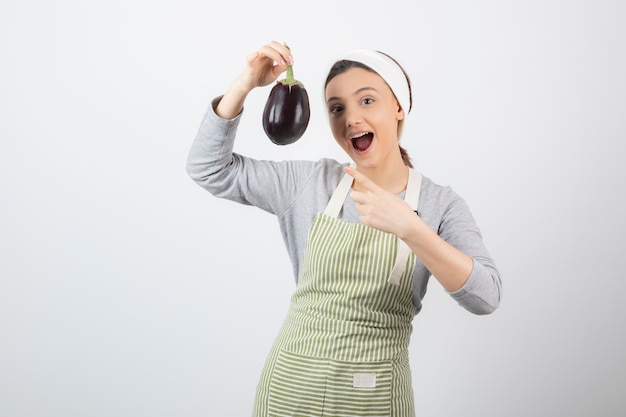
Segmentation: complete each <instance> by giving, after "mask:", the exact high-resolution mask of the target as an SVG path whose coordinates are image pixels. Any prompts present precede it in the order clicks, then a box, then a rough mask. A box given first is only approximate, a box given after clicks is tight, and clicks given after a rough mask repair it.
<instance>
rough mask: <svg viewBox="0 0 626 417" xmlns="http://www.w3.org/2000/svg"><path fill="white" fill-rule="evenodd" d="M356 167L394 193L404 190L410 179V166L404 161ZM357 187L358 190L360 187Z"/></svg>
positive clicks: (377, 183) (380, 185)
mask: <svg viewBox="0 0 626 417" xmlns="http://www.w3.org/2000/svg"><path fill="white" fill-rule="evenodd" d="M356 168H357V170H358V171H359V172H361V173H362V174H364V175H365V176H367V177H368V178H369V179H370V180H372V181H374V183H376V185H378V186H379V187H381V188H382V189H384V190H385V191H387V192H390V193H392V194H399V193H401V192H402V191H404V190H405V189H406V184H407V182H408V180H409V168H408V167H407V166H406V165H404V163H403V162H401V163H399V164H391V165H384V166H377V167H363V166H357V167H356ZM353 187H354V185H353ZM355 189H356V190H358V187H355Z"/></svg>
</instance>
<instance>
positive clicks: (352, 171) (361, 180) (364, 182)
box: [343, 166, 378, 191]
mask: <svg viewBox="0 0 626 417" xmlns="http://www.w3.org/2000/svg"><path fill="white" fill-rule="evenodd" d="M343 170H344V172H345V173H346V174H348V175H350V176H351V177H352V178H354V181H355V182H356V183H357V184H359V185H361V186H362V187H363V188H364V189H366V190H370V191H372V190H375V189H377V188H378V186H377V185H376V184H375V183H374V181H372V180H370V179H369V178H368V177H367V176H365V175H364V174H362V173H360V172H359V171H357V170H356V168H352V167H351V166H347V167H345V168H344V169H343Z"/></svg>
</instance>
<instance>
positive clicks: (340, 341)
mask: <svg viewBox="0 0 626 417" xmlns="http://www.w3.org/2000/svg"><path fill="white" fill-rule="evenodd" d="M351 185H352V178H351V177H349V176H348V175H346V176H344V178H343V179H342V180H341V182H340V184H339V186H338V187H337V189H336V190H335V192H334V194H333V196H332V197H331V199H330V201H329V203H328V206H327V208H326V210H325V211H324V213H319V214H318V215H316V217H315V219H314V221H313V223H312V225H311V229H310V231H309V236H308V241H307V247H306V250H305V254H304V260H303V264H302V269H301V274H300V277H299V279H298V285H297V287H296V290H295V292H294V294H293V296H292V299H291V305H290V308H289V311H288V313H287V317H286V320H285V322H284V324H283V326H282V328H281V330H280V332H279V334H278V337H277V339H276V341H275V343H274V345H273V347H272V349H271V351H270V354H269V356H268V359H267V361H266V363H265V367H264V369H263V372H262V375H261V380H260V382H259V385H258V388H257V395H256V400H255V405H254V416H255V417H287V416H293V417H322V416H324V417H391V416H394V417H411V416H414V415H415V411H414V404H413V388H412V384H411V371H410V368H409V357H408V345H409V339H410V336H411V332H412V320H413V317H414V307H413V300H412V298H413V293H412V285H411V277H412V275H413V270H414V267H415V255H414V254H413V253H412V252H411V251H410V250H409V249H408V247H407V246H406V245H405V244H404V243H403V242H402V241H401V240H399V239H398V238H397V237H396V236H395V235H392V234H389V233H385V232H382V231H380V230H377V229H374V228H371V227H368V226H365V225H363V224H359V223H348V222H344V221H342V220H339V219H338V218H337V216H338V214H339V211H340V210H341V207H342V206H343V202H344V200H345V198H346V196H347V194H348V193H349V191H350V188H351ZM420 186H421V175H420V174H419V173H418V172H417V171H415V170H412V169H411V170H410V175H409V182H408V184H407V191H406V193H405V201H406V202H407V203H408V204H410V205H411V207H413V208H414V209H417V201H418V199H419V190H420Z"/></svg>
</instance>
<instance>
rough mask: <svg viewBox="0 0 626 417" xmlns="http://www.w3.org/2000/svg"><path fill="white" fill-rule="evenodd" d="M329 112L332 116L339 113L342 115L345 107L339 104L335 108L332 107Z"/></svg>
mask: <svg viewBox="0 0 626 417" xmlns="http://www.w3.org/2000/svg"><path fill="white" fill-rule="evenodd" d="M328 111H329V113H331V114H337V113H340V112H341V111H343V107H342V106H340V105H338V104H337V105H334V106H330V108H329V109H328Z"/></svg>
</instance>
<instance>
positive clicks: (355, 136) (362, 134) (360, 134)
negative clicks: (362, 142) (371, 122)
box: [351, 132, 367, 139]
mask: <svg viewBox="0 0 626 417" xmlns="http://www.w3.org/2000/svg"><path fill="white" fill-rule="evenodd" d="M365 135H367V132H363V133H359V134H356V135H354V136H352V137H351V139H358V138H360V137H361V136H365Z"/></svg>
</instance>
